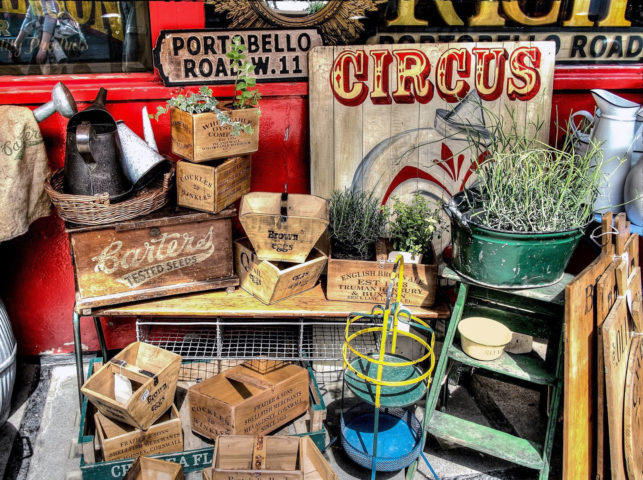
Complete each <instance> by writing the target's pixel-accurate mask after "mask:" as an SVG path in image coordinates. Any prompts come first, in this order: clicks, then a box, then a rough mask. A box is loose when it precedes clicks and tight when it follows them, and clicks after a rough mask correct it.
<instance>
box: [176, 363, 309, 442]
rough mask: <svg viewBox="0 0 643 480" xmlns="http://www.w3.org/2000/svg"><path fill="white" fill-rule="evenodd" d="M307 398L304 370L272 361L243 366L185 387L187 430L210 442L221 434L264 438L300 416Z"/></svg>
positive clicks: (306, 373) (306, 374) (306, 376)
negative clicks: (187, 411)
mask: <svg viewBox="0 0 643 480" xmlns="http://www.w3.org/2000/svg"><path fill="white" fill-rule="evenodd" d="M257 363H258V364H259V365H260V366H259V367H257V366H256V364H257ZM308 395H309V393H308V371H307V370H306V369H305V368H302V367H299V366H297V365H291V364H284V363H283V362H277V361H260V362H248V363H245V364H243V365H239V366H237V367H233V368H231V369H229V370H226V371H225V372H223V373H220V374H219V375H215V376H214V377H211V378H209V379H207V380H205V381H203V382H201V383H198V384H196V385H194V386H192V387H190V389H189V391H188V399H189V402H190V422H191V426H192V430H193V431H195V432H197V433H199V434H201V435H203V436H205V437H208V438H213V439H214V438H216V437H218V436H219V435H226V434H227V435H264V434H266V433H270V432H272V431H273V430H275V429H277V428H279V427H281V426H283V425H284V424H286V423H288V422H289V421H291V420H293V419H295V418H296V417H298V416H299V415H301V414H303V413H304V412H305V411H306V410H307V409H308V401H309V396H308Z"/></svg>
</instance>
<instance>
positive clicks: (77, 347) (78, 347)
mask: <svg viewBox="0 0 643 480" xmlns="http://www.w3.org/2000/svg"><path fill="white" fill-rule="evenodd" d="M73 324H74V353H75V354H76V379H77V380H78V407H79V408H80V409H81V414H82V408H83V394H82V393H81V391H80V389H81V387H82V386H83V383H85V377H84V374H83V344H82V343H81V342H80V315H78V313H76V310H74V322H73Z"/></svg>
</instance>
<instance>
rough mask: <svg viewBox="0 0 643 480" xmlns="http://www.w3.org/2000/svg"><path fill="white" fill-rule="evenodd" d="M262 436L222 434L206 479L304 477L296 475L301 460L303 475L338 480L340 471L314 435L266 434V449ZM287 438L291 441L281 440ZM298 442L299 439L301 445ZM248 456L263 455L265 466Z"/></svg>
mask: <svg viewBox="0 0 643 480" xmlns="http://www.w3.org/2000/svg"><path fill="white" fill-rule="evenodd" d="M259 438H260V437H259ZM259 438H258V437H246V436H242V435H236V436H232V435H228V436H222V437H220V438H219V441H218V442H217V445H215V448H214V456H213V459H212V468H206V469H205V470H203V473H202V478H203V480H249V479H256V478H259V479H261V478H263V479H270V480H272V479H275V480H276V479H291V478H302V477H297V476H295V477H292V475H293V472H294V474H295V475H297V472H296V468H297V463H299V468H300V470H301V473H302V474H303V478H310V479H312V478H314V479H318V480H337V478H338V477H337V474H336V473H335V472H334V471H333V469H332V468H331V466H330V465H329V464H328V462H327V461H326V459H325V458H324V456H323V455H322V453H321V452H320V451H319V449H318V448H317V447H316V446H315V443H314V442H313V441H312V440H311V439H310V438H308V437H303V438H299V439H297V438H296V437H280V436H274V437H263V442H264V444H265V452H264V451H263V450H262V447H263V445H261V444H257V441H258V440H259ZM283 438H286V439H289V440H287V441H285V440H281V439H283ZM295 441H298V443H299V445H298V446H297V445H296V444H295ZM296 447H297V448H296ZM248 455H252V458H255V459H256V457H257V455H259V456H261V467H262V468H256V465H255V466H254V467H255V468H253V465H252V462H251V460H252V458H250V457H249V456H248ZM277 472H279V475H277Z"/></svg>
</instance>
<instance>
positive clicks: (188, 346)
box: [136, 318, 380, 381]
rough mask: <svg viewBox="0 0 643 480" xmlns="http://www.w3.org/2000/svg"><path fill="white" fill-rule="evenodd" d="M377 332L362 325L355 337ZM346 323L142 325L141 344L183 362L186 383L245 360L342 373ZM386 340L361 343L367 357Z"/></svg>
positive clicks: (147, 321) (372, 336)
mask: <svg viewBox="0 0 643 480" xmlns="http://www.w3.org/2000/svg"><path fill="white" fill-rule="evenodd" d="M369 326H376V325H375V324H373V323H368V322H362V323H359V324H357V325H353V326H351V332H350V333H354V332H356V331H358V330H360V329H363V328H366V327H369ZM345 328H346V324H345V322H343V321H342V322H338V321H328V320H327V321H320V320H304V319H301V320H298V321H297V320H295V321H287V320H275V321H255V320H237V319H235V320H224V319H221V318H215V319H212V320H208V321H201V320H199V321H190V320H176V321H166V320H158V319H144V320H143V319H140V318H139V319H137V320H136V336H137V339H138V340H140V341H143V342H146V343H150V344H152V345H155V346H157V347H160V348H163V349H165V350H169V351H171V352H174V353H177V354H179V355H181V357H183V360H184V362H185V361H187V362H189V363H187V364H184V366H183V367H182V371H181V373H180V377H181V378H180V379H181V380H197V381H198V380H199V379H201V378H204V377H207V376H209V375H212V374H216V373H219V372H220V371H221V370H222V369H224V368H227V367H230V366H233V365H235V364H238V363H240V361H243V360H253V359H257V358H263V359H269V360H277V361H302V360H307V361H312V362H315V361H318V362H319V361H323V362H324V363H331V364H332V362H337V368H339V369H341V368H342V367H341V359H342V353H341V350H342V344H343V342H344V332H345ZM379 343H380V334H379V333H375V332H373V333H371V334H369V335H363V336H360V338H359V348H360V350H362V351H375V350H376V349H377V346H378V345H379Z"/></svg>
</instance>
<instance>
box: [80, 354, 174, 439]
mask: <svg viewBox="0 0 643 480" xmlns="http://www.w3.org/2000/svg"><path fill="white" fill-rule="evenodd" d="M180 366H181V356H180V355H177V354H175V353H172V352H168V351H167V350H163V349H162V348H158V347H155V346H153V345H148V344H147V343H143V342H134V343H132V344H130V345H129V346H127V347H126V348H125V349H123V350H122V351H121V352H120V353H119V354H118V355H116V356H115V357H114V358H113V359H112V360H110V361H109V362H107V363H106V364H105V365H103V366H102V367H101V369H100V370H98V372H96V373H95V374H94V375H92V376H91V377H90V378H89V379H87V381H86V382H85V384H84V385H83V387H82V389H81V390H82V392H83V394H84V395H85V396H86V397H87V399H88V400H89V401H90V402H92V403H93V404H94V405H95V406H96V408H97V409H98V411H99V412H101V413H102V414H103V415H105V416H106V417H108V418H111V419H113V420H117V421H119V422H123V423H126V424H128V425H132V426H133V427H136V428H140V429H142V430H147V429H148V428H149V427H150V425H152V424H153V423H154V422H155V421H156V420H158V419H159V417H160V416H161V415H163V413H164V412H166V411H167V410H168V409H169V408H170V406H171V405H172V404H173V403H174V392H175V391H176V382H177V379H178V375H179V368H180ZM115 374H121V375H124V376H125V377H127V378H128V379H129V380H130V381H131V382H132V392H133V394H132V396H131V398H130V399H129V401H128V402H127V403H120V402H117V401H116V399H115V398H114V375H115Z"/></svg>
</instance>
